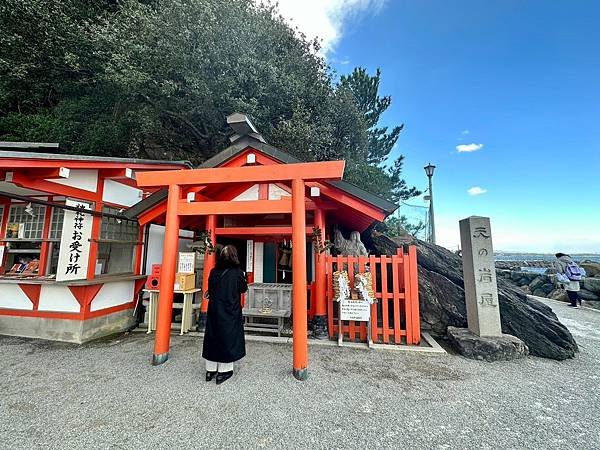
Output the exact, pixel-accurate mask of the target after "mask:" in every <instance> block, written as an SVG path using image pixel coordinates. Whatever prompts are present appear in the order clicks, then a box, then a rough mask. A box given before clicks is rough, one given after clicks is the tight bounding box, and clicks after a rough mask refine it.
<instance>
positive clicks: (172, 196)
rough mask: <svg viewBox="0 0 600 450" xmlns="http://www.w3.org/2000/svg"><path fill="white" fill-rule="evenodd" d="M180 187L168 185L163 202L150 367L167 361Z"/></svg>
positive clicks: (177, 238) (177, 240)
mask: <svg viewBox="0 0 600 450" xmlns="http://www.w3.org/2000/svg"><path fill="white" fill-rule="evenodd" d="M180 196H181V188H180V187H179V185H177V184H171V185H170V186H169V199H168V202H167V218H166V221H165V241H164V244H163V258H162V266H161V268H160V289H159V299H160V300H159V302H158V315H157V323H156V337H155V339H154V354H153V355H152V364H153V365H155V366H156V365H158V364H162V363H164V362H165V361H166V360H167V359H168V358H169V341H170V337H171V317H172V314H173V286H174V285H175V269H176V264H177V248H178V245H179V214H178V211H177V207H178V203H179V197H180Z"/></svg>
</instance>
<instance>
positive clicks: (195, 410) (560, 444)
mask: <svg viewBox="0 0 600 450" xmlns="http://www.w3.org/2000/svg"><path fill="white" fill-rule="evenodd" d="M547 303H548V304H550V305H551V306H552V307H553V308H554V309H555V311H556V312H557V314H558V315H559V316H560V317H561V319H562V320H563V322H564V323H565V324H566V325H567V326H569V328H570V329H571V330H572V332H573V334H574V335H575V338H576V339H577V341H578V343H579V344H580V347H581V353H580V354H579V355H578V357H577V358H575V359H573V360H569V361H563V362H558V361H550V360H544V359H540V358H533V357H530V358H527V359H525V360H521V361H513V362H500V363H485V362H476V361H470V360H467V359H464V358H462V357H458V356H453V355H439V354H433V355H432V354H421V353H400V352H385V351H373V350H371V351H369V350H356V349H337V348H329V347H312V348H311V353H310V358H311V363H310V364H311V367H310V373H311V378H310V379H309V380H308V381H307V382H304V383H300V382H296V381H295V380H294V379H293V378H292V377H291V375H290V368H291V367H290V366H291V348H290V347H289V346H286V345H275V344H265V343H255V342H252V343H249V344H248V353H249V354H248V356H247V357H246V358H245V359H244V360H243V362H242V363H241V364H239V365H236V375H235V377H234V378H233V379H231V380H229V381H228V382H226V383H225V384H223V385H222V386H216V385H215V384H214V381H213V382H212V383H211V384H208V383H206V382H205V381H204V380H203V378H204V371H203V369H202V367H201V364H200V345H201V340H200V339H199V338H194V337H190V336H184V337H180V336H173V348H172V359H171V360H169V362H168V363H167V364H165V365H163V366H160V367H152V366H150V364H149V357H150V355H151V352H152V337H151V336H147V335H145V334H135V335H131V336H127V337H120V338H118V339H113V340H107V341H104V342H99V343H94V344H90V345H85V346H74V345H67V344H57V343H48V342H42V341H31V340H25V339H16V338H7V337H0V358H1V362H0V448H6V449H31V448H44V449H47V448H53V449H67V448H78V449H79V448H127V449H130V448H152V449H163V448H165V449H166V448H203V447H204V448H222V447H228V448H252V449H253V448H286V449H290V448H294V449H295V448H302V449H306V448H345V449H346V448H369V449H370V448H409V447H410V448H461V449H463V448H477V449H481V448H556V449H565V448H573V447H576V448H600V433H599V431H598V430H599V428H598V419H599V417H600V389H599V384H600V313H598V312H595V311H588V310H585V309H579V310H570V309H568V308H567V306H565V305H563V304H559V303H555V302H551V301H548V302H547Z"/></svg>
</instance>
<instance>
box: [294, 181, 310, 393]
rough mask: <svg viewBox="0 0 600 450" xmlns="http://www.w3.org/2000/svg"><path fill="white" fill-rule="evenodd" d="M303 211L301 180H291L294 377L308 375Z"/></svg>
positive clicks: (304, 221)
mask: <svg viewBox="0 0 600 450" xmlns="http://www.w3.org/2000/svg"><path fill="white" fill-rule="evenodd" d="M305 230H306V211H305V205H304V180H301V179H295V180H292V273H293V274H294V280H293V287H292V295H293V303H292V310H293V355H294V356H293V364H294V370H293V373H294V377H295V378H296V379H297V380H300V381H303V380H306V379H307V378H308V338H307V335H306V334H307V332H308V323H307V308H306V305H307V303H306V231H305Z"/></svg>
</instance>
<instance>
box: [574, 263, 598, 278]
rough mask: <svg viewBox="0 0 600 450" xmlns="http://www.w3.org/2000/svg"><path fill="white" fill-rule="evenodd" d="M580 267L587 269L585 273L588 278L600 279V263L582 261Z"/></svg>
mask: <svg viewBox="0 0 600 450" xmlns="http://www.w3.org/2000/svg"><path fill="white" fill-rule="evenodd" d="M579 265H580V266H581V267H583V268H584V269H585V273H586V274H587V276H588V277H599V278H600V263H597V262H593V261H582V262H581V263H580V264H579Z"/></svg>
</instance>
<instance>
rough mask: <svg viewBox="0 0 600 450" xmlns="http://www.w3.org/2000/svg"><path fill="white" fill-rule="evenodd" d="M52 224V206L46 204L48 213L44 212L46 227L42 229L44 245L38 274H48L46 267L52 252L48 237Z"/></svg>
mask: <svg viewBox="0 0 600 450" xmlns="http://www.w3.org/2000/svg"><path fill="white" fill-rule="evenodd" d="M51 224H52V208H51V207H50V206H46V214H44V229H43V231H42V245H41V248H40V259H39V261H40V263H39V264H40V265H39V269H38V275H40V276H44V275H46V267H47V266H48V256H49V254H50V242H49V241H48V237H49V235H50V225H51Z"/></svg>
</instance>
